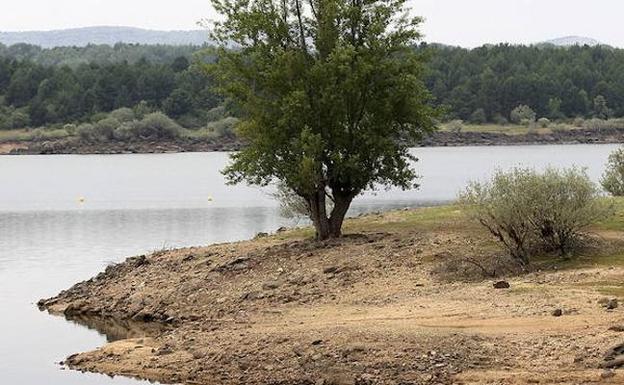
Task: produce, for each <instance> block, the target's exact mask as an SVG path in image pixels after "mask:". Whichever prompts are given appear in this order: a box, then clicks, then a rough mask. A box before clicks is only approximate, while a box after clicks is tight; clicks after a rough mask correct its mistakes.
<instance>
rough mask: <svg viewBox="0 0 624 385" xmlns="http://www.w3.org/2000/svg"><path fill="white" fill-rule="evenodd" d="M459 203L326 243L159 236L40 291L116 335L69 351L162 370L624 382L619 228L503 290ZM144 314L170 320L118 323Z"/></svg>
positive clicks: (360, 223) (361, 378)
mask: <svg viewBox="0 0 624 385" xmlns="http://www.w3.org/2000/svg"><path fill="white" fill-rule="evenodd" d="M461 218H463V217H462V216H461V213H459V212H458V211H457V210H452V209H421V210H414V211H409V212H394V213H388V214H383V215H375V216H368V217H365V218H361V219H357V220H352V221H350V222H349V223H348V225H347V232H349V233H351V234H352V235H349V236H347V237H345V238H344V239H341V240H337V241H331V242H324V243H315V242H310V241H307V240H305V238H306V237H307V236H309V232H307V231H301V230H296V231H291V232H286V233H280V234H278V235H276V236H272V237H269V238H262V239H258V240H254V241H248V242H241V243H235V244H223V245H215V246H210V247H206V248H191V249H184V250H173V251H161V252H157V253H154V254H152V255H149V256H140V257H135V258H131V259H129V260H128V261H127V262H125V263H124V264H120V265H116V266H112V267H109V268H108V269H107V270H106V272H104V273H102V274H100V275H99V276H97V277H95V278H93V279H92V280H90V281H87V282H83V283H80V284H78V285H76V286H74V287H73V288H71V289H69V290H68V291H65V292H63V293H61V294H60V295H59V296H58V297H56V298H52V299H49V300H45V301H42V302H41V305H42V307H44V308H47V309H48V310H50V311H51V312H53V313H64V314H65V315H67V316H68V317H71V318H73V319H75V320H76V322H80V323H85V324H88V325H90V326H92V327H97V328H98V329H100V330H106V331H108V332H109V333H111V334H114V335H116V336H117V339H119V340H118V341H116V342H112V343H109V344H107V345H106V346H104V347H102V348H100V349H98V350H96V351H93V352H87V353H82V354H78V355H74V356H71V357H69V358H68V359H67V360H66V362H65V364H66V365H68V366H70V367H71V368H73V369H78V370H86V371H93V372H103V373H107V374H121V375H127V376H134V377H140V378H146V379H151V380H158V381H162V382H166V383H187V384H205V385H212V384H215V385H216V384H220V385H227V384H293V385H294V384H314V385H321V384H326V385H328V384H337V385H343V384H344V385H347V384H397V385H398V384H401V385H407V384H475V385H477V384H591V383H601V384H622V383H624V372H622V373H620V372H618V371H612V370H611V369H604V368H603V366H605V363H609V361H605V358H604V356H605V353H606V352H607V351H608V350H609V349H610V348H612V347H613V346H616V345H618V344H621V343H623V342H624V333H622V332H619V331H613V330H609V329H610V328H613V327H614V326H624V311H623V310H622V309H620V308H619V307H618V308H616V309H610V310H607V309H606V308H605V306H604V302H605V301H606V300H608V299H613V298H615V297H617V295H618V294H619V293H620V290H623V288H624V266H619V265H617V264H608V263H607V264H605V263H602V262H601V261H603V259H604V258H611V259H608V261H613V260H616V261H617V258H616V259H613V258H612V257H613V255H614V253H615V255H619V254H618V253H621V250H623V249H624V248H623V246H624V237H623V236H622V235H624V233H621V232H620V231H619V230H617V229H616V230H613V229H610V230H609V231H606V230H605V231H602V232H601V231H600V230H597V231H596V232H595V236H596V239H597V241H596V242H597V244H598V245H599V247H597V248H595V249H592V250H588V251H586V252H585V253H584V255H583V256H582V259H583V258H584V259H583V260H586V261H589V262H587V263H574V264H570V263H569V262H561V263H559V262H558V261H557V260H555V262H553V263H548V264H543V265H540V266H541V270H540V269H537V268H536V269H535V271H533V272H531V273H529V274H522V275H518V274H516V273H514V272H513V271H504V270H503V271H502V272H503V274H502V275H503V277H502V278H505V279H507V281H508V282H509V283H510V286H511V287H510V288H509V289H500V290H499V289H494V287H493V282H494V281H496V280H499V279H500V278H496V279H493V278H492V279H490V278H483V277H481V276H480V272H479V270H478V269H477V268H475V267H474V266H472V265H471V264H467V263H464V262H461V261H463V260H464V259H465V258H466V257H470V258H472V259H475V260H479V261H483V263H485V264H487V263H489V262H487V261H490V260H498V259H500V258H499V256H500V255H501V251H500V250H499V249H498V247H497V246H496V245H495V244H493V243H492V242H491V241H490V240H489V238H488V237H486V236H485V234H483V233H482V232H481V231H480V230H479V229H477V228H474V227H473V226H470V225H466V224H465V223H464V221H463V220H462V219H461ZM623 230H624V229H623ZM603 257H604V258H603ZM499 270H500V269H499ZM622 292H623V293H624V291H622ZM555 311H560V312H561V313H562V315H561V316H554V315H553V312H555ZM96 320H99V321H96ZM107 320H108V321H107ZM113 321H114V322H113ZM138 321H140V322H143V321H155V322H157V323H158V324H160V325H164V326H163V327H162V328H160V327H159V328H153V329H152V330H150V331H144V332H143V333H141V330H142V328H139V330H136V328H134V329H133V330H132V331H131V332H128V333H127V334H125V335H124V332H123V330H125V328H124V327H121V326H119V324H120V323H121V324H123V323H126V325H136V322H138ZM94 322H95V323H97V322H99V325H97V324H95V325H94ZM120 327H121V329H122V331H119V330H117V328H120ZM125 337H128V338H125Z"/></svg>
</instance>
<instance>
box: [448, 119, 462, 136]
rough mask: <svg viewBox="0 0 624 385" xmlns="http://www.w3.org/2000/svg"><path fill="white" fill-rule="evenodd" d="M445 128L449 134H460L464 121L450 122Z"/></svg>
mask: <svg viewBox="0 0 624 385" xmlns="http://www.w3.org/2000/svg"><path fill="white" fill-rule="evenodd" d="M446 127H447V128H448V130H449V131H451V132H455V133H460V132H462V130H463V129H464V121H463V120H459V119H456V120H451V121H450V122H448V123H447V124H446Z"/></svg>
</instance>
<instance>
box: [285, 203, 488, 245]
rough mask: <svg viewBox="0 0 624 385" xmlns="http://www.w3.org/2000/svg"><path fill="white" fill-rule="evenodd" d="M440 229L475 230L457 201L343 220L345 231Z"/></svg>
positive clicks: (299, 233) (297, 234) (308, 233)
mask: <svg viewBox="0 0 624 385" xmlns="http://www.w3.org/2000/svg"><path fill="white" fill-rule="evenodd" d="M440 229H453V230H474V229H479V228H478V227H477V225H475V224H473V223H472V222H469V221H468V220H467V219H466V218H465V216H464V213H463V212H462V211H461V209H460V208H459V206H457V205H446V206H436V207H423V208H417V209H410V210H397V211H388V212H385V213H380V214H368V215H364V216H362V217H358V218H349V219H347V220H346V221H345V224H344V227H343V232H344V233H345V234H354V233H363V232H369V233H372V232H385V233H401V232H406V231H412V230H421V231H427V230H429V231H433V230H440ZM313 236H314V229H313V228H312V227H305V228H298V229H293V230H290V231H288V232H286V233H284V234H277V235H276V237H277V239H283V240H287V239H298V238H311V237H313Z"/></svg>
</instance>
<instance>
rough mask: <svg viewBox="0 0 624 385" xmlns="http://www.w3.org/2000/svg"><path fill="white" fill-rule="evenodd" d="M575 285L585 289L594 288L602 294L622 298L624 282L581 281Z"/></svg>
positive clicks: (623, 296) (623, 295)
mask: <svg viewBox="0 0 624 385" xmlns="http://www.w3.org/2000/svg"><path fill="white" fill-rule="evenodd" d="M577 286H580V287H582V288H586V289H593V290H596V291H597V292H598V293H600V294H602V295H604V296H613V297H622V298H624V282H623V283H618V282H614V281H595V282H583V283H581V284H579V285H577Z"/></svg>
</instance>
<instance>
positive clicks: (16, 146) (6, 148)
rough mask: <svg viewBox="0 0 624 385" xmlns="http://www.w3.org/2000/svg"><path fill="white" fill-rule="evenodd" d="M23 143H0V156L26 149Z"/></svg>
mask: <svg viewBox="0 0 624 385" xmlns="http://www.w3.org/2000/svg"><path fill="white" fill-rule="evenodd" d="M27 148H28V146H27V145H26V144H24V143H0V155H6V154H10V153H14V152H18V151H21V150H25V149H27Z"/></svg>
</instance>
